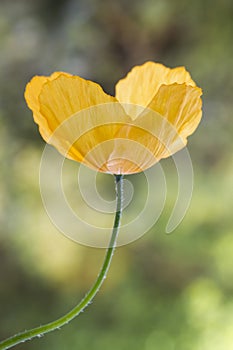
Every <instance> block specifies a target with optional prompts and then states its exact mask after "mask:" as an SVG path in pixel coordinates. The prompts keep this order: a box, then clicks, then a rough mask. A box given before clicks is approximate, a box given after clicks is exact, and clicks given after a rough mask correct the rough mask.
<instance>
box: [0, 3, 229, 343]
mask: <svg viewBox="0 0 233 350" xmlns="http://www.w3.org/2000/svg"><path fill="white" fill-rule="evenodd" d="M232 18H233V2H232V1H231V0H221V1H220V0H217V1H210V0H204V1H203V0H196V1H192V2H190V1H185V0H158V1H156V0H144V1H138V0H136V1H133V2H132V1H131V2H130V1H126V0H120V1H114V0H103V1H101V0H100V1H97V0H92V1H91V0H89V1H86V0H85V1H84V0H83V1H77V0H67V1H65V0H59V1H58V0H56V1H55V0H49V1H46V0H43V1H41V0H33V1H28V0H17V1H13V0H5V1H4V0H1V1H0V50H1V54H0V161H1V168H0V180H1V182H0V223H1V225H0V230H1V232H0V281H1V282H0V300H1V301H0V308H1V313H0V317H1V319H0V335H1V338H4V337H7V336H9V335H11V334H12V333H14V332H18V331H20V330H23V329H25V328H30V327H31V326H36V325H38V324H42V323H44V322H47V321H50V320H52V319H54V318H55V317H57V316H59V315H61V314H62V313H64V312H65V311H67V310H68V309H69V308H71V307H72V306H73V305H74V304H75V302H76V301H77V299H79V298H81V297H82V295H83V294H84V293H85V291H86V290H87V288H88V287H89V286H90V285H91V283H92V281H93V280H94V278H95V276H96V274H97V272H98V266H100V265H101V261H102V257H103V254H104V252H103V251H102V250H97V249H93V248H87V247H83V246H80V245H78V244H76V243H74V242H72V241H70V240H69V239H68V238H66V237H64V236H62V235H61V234H60V233H58V231H57V230H56V228H54V227H53V226H52V224H51V223H50V221H49V219H48V217H47V216H46V213H45V210H44V207H43V205H42V202H41V199H40V192H39V184H38V173H39V165H40V157H41V153H42V150H43V145H44V144H43V141H42V140H41V138H40V136H39V134H38V131H37V127H36V126H35V124H34V123H33V121H32V117H31V113H30V111H29V110H28V109H27V108H26V105H25V102H24V99H23V92H24V87H25V85H26V83H27V82H28V80H29V79H30V78H31V77H32V76H33V75H35V74H44V75H46V74H50V73H51V72H53V71H57V70H62V71H68V72H70V73H73V74H78V75H81V76H83V77H85V78H87V79H92V80H94V81H97V82H99V83H100V84H101V85H102V86H103V87H104V89H105V90H106V91H107V92H109V93H114V84H115V83H116V81H117V80H118V79H120V78H121V77H123V76H124V75H125V74H126V72H127V71H128V70H129V69H130V68H131V67H132V66H134V65H135V64H141V63H143V62H145V61H146V60H153V61H159V62H163V63H164V64H166V65H168V66H178V65H184V66H186V67H187V69H188V70H189V71H190V72H191V73H192V76H193V78H194V80H195V81H197V83H198V85H199V86H201V87H202V88H203V90H204V97H203V99H204V118H203V121H202V123H201V125H200V127H199V128H198V130H197V132H196V133H195V135H194V136H192V137H191V138H190V140H189V144H188V147H189V151H190V154H191V158H192V161H193V166H194V172H195V186H194V192H193V199H192V203H191V206H190V208H189V211H188V214H187V215H186V217H185V218H184V220H183V222H182V223H181V225H180V226H179V227H178V228H177V229H176V231H175V232H174V233H173V234H171V235H169V236H166V235H165V234H164V233H163V232H164V231H165V226H166V222H167V219H168V216H169V213H170V210H171V208H172V203H173V202H174V199H175V196H174V195H173V193H174V186H176V184H174V182H176V180H174V178H175V176H176V175H175V172H174V169H173V168H172V166H171V164H170V163H171V161H170V160H165V161H163V162H161V165H162V166H164V167H165V168H166V176H167V180H168V199H167V202H166V207H165V211H164V213H163V214H162V216H161V218H160V219H159V221H158V223H156V225H155V226H154V227H153V228H152V229H151V230H150V232H149V233H148V234H147V235H145V236H143V237H142V239H140V240H138V241H137V242H135V243H133V244H131V245H128V246H125V247H122V248H120V249H118V251H117V253H116V254H115V256H114V261H113V265H112V268H111V270H110V273H109V277H108V279H107V280H106V283H105V286H104V288H103V289H102V290H101V292H100V293H99V295H98V297H97V298H96V300H95V302H94V303H93V305H92V306H91V307H90V308H89V309H87V311H86V312H85V313H84V314H83V315H82V316H81V317H80V318H79V319H78V320H76V321H74V322H73V323H72V324H70V325H69V326H67V327H65V328H64V329H63V330H62V331H60V332H55V333H54V334H51V335H47V336H46V337H44V338H43V339H40V340H34V341H33V342H31V343H27V344H23V345H22V346H21V347H20V346H19V349H20V348H21V349H35V350H36V349H41V348H43V349H44V350H46V349H49V350H52V349H56V350H59V349H74V348H80V349H81V348H88V349H90V350H91V349H95V350H98V349H108V348H111V349H112V350H114V349H128V348H132V349H135V350H136V349H140V350H141V349H145V350H152V349H159V350H220V349H221V350H222V349H224V350H231V349H232V344H233V334H232V329H233V254H232V251H233V227H232V226H233V225H232V193H231V191H232V185H233V184H232V172H233V162H232V131H233V123H232V111H233V100H232V89H233V70H232V57H233V46H232V33H233V21H232ZM100 180H101V181H100V182H101V184H102V185H101V186H103V184H104V182H105V179H104V177H103V176H102V177H101V179H100ZM155 181H156V179H155ZM71 183H72V182H71ZM111 186H112V184H111V183H110V184H109V186H108V187H109V188H111ZM135 186H136V187H135V191H137V192H138V193H141V195H142V196H143V193H142V191H143V186H142V185H141V180H140V178H139V179H138V181H135ZM71 191H72V190H71ZM140 191H141V192H140ZM152 209H153V208H151V210H152ZM135 211H137V208H135ZM78 229H79V228H78V227H77V230H78Z"/></svg>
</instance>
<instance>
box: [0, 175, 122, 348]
mask: <svg viewBox="0 0 233 350" xmlns="http://www.w3.org/2000/svg"><path fill="white" fill-rule="evenodd" d="M115 183H116V197H117V206H116V213H115V220H114V225H113V229H112V235H111V239H110V242H109V246H108V249H107V252H106V255H105V259H104V262H103V265H102V268H101V270H100V273H99V275H98V277H97V279H96V281H95V283H94V284H93V286H92V288H91V289H90V290H89V291H88V293H87V294H86V296H85V297H84V298H83V299H82V300H81V302H80V303H79V304H78V305H77V306H75V307H74V308H73V309H72V310H71V311H69V312H68V313H67V314H66V315H64V316H62V317H61V318H59V319H58V320H56V321H53V322H50V323H47V324H45V325H42V326H39V327H36V328H33V329H31V330H28V331H25V332H22V333H19V334H16V335H13V336H12V337H10V338H8V339H6V340H4V341H2V342H1V343H0V350H6V349H10V348H11V347H13V346H15V345H17V344H20V343H23V342H25V341H28V340H31V339H33V338H35V337H41V336H42V335H43V334H45V333H48V332H52V331H54V330H56V329H60V328H61V327H62V326H64V325H65V324H67V323H69V322H70V321H71V320H72V319H73V318H75V317H77V316H78V315H79V314H80V312H82V311H83V310H84V309H85V307H86V306H88V304H89V303H90V302H91V301H92V299H93V298H94V296H95V295H96V293H97V292H98V290H99V289H100V287H101V285H102V283H103V281H104V279H105V277H106V274H107V272H108V269H109V266H110V263H111V260H112V256H113V253H114V250H115V246H116V240H117V236H118V232H119V227H120V221H121V214H122V195H123V186H122V185H123V175H115Z"/></svg>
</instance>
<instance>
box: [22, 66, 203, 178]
mask: <svg viewBox="0 0 233 350" xmlns="http://www.w3.org/2000/svg"><path fill="white" fill-rule="evenodd" d="M201 95H202V90H201V89H200V88H199V87H197V86H196V84H195V82H194V81H193V80H192V79H191V77H190V74H189V73H188V72H187V71H186V70H185V68H184V67H178V68H173V69H170V68H167V67H165V66H164V65H162V64H159V63H154V62H146V63H145V64H143V65H141V66H136V67H134V68H133V69H132V70H131V72H130V73H129V74H128V75H127V76H126V77H125V78H124V79H122V80H120V81H119V82H118V83H117V85H116V97H113V96H110V95H108V94H106V93H105V92H104V91H103V90H102V88H101V87H100V86H99V85H98V84H96V83H94V82H92V81H88V80H85V79H83V78H80V77H79V76H75V75H71V74H68V73H63V72H55V73H53V74H52V75H51V76H49V77H44V76H35V77H34V78H32V80H31V81H30V82H29V83H28V84H27V86H26V90H25V99H26V102H27V104H28V106H29V108H30V109H31V110H32V112H33V117H34V120H35V122H36V123H37V124H38V125H39V131H40V133H41V136H42V137H43V138H44V140H45V141H46V142H48V143H50V144H52V145H53V146H55V147H56V148H57V149H58V151H59V152H60V153H62V154H63V155H64V156H65V157H67V158H70V159H73V160H75V161H78V162H80V163H83V164H85V165H87V166H89V167H90V168H92V169H94V170H97V171H101V172H105V173H112V174H132V173H137V172H140V171H144V170H146V169H148V168H149V167H151V166H152V165H154V164H155V163H156V162H158V161H159V160H160V159H162V158H166V157H168V156H170V155H172V154H173V153H175V152H177V151H178V150H180V149H182V148H183V147H184V146H185V145H186V143H187V137H188V136H189V135H191V134H192V133H193V132H194V131H195V129H196V128H197V126H198V124H199V122H200V119H201V115H202V111H201V107H202V101H201Z"/></svg>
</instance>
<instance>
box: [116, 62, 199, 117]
mask: <svg viewBox="0 0 233 350" xmlns="http://www.w3.org/2000/svg"><path fill="white" fill-rule="evenodd" d="M173 83H178V84H182V83H186V85H191V86H195V82H194V81H193V80H192V79H191V77H190V74H189V73H188V72H187V71H186V69H185V68H184V67H177V68H172V69H171V68H168V67H165V66H164V65H162V64H160V63H155V62H146V63H144V64H143V65H141V66H136V67H134V68H133V69H132V70H131V71H130V72H129V73H128V75H127V76H126V77H125V78H123V79H121V80H120V81H119V82H118V83H117V85H116V98H117V99H118V101H119V102H121V103H124V104H127V103H128V104H129V105H128V106H127V105H125V107H126V112H127V113H128V114H129V115H131V117H132V118H133V119H134V118H136V117H137V116H138V115H139V114H140V113H141V109H140V106H143V107H147V106H148V105H149V103H150V102H151V100H152V98H153V97H154V96H155V94H156V93H157V91H158V90H159V88H160V86H161V85H162V84H166V85H169V84H173ZM130 104H131V105H130ZM137 106H139V107H137Z"/></svg>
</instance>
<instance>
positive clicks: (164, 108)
mask: <svg viewBox="0 0 233 350" xmlns="http://www.w3.org/2000/svg"><path fill="white" fill-rule="evenodd" d="M201 95H202V90H201V89H200V88H199V87H196V86H187V85H186V84H172V85H168V86H167V85H162V86H161V87H160V88H159V90H158V92H157V94H156V95H155V96H154V98H153V100H152V101H151V103H150V105H149V108H150V109H152V110H154V111H155V112H157V113H159V114H160V115H162V116H163V117H164V118H165V119H166V120H167V121H168V122H169V123H170V124H171V125H172V126H173V127H174V128H175V130H176V132H177V135H179V137H181V138H182V139H183V140H184V142H185V139H186V138H187V137H188V136H189V135H191V134H192V133H193V132H194V131H195V130H196V128H197V126H198V124H199V122H200V120H201V116H202V100H201Z"/></svg>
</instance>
